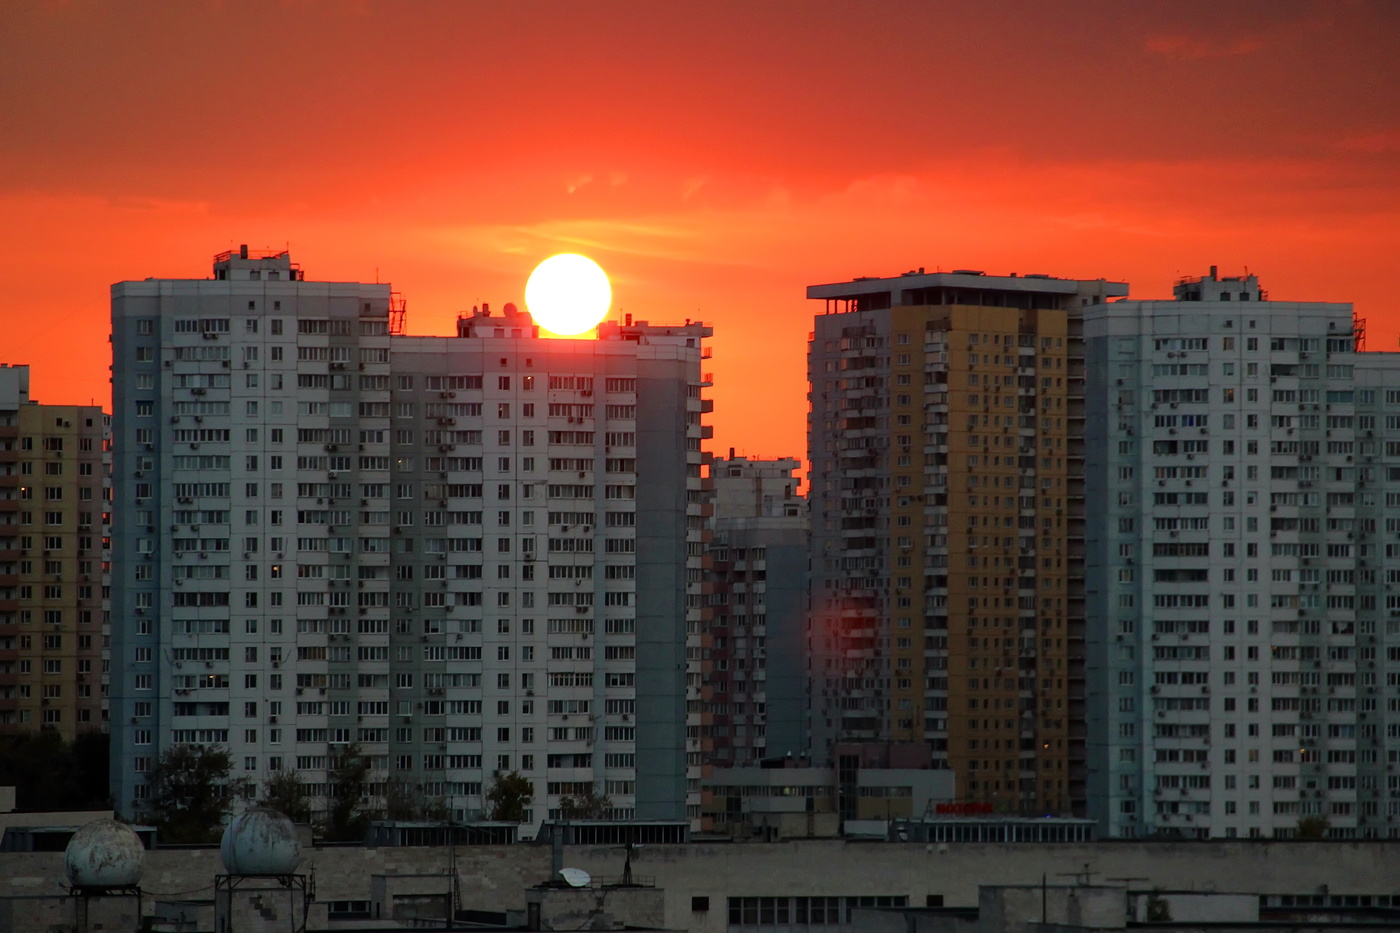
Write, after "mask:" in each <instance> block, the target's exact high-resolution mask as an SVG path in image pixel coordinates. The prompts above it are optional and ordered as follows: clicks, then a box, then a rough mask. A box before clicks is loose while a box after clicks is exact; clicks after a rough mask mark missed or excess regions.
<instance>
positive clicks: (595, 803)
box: [559, 785, 612, 820]
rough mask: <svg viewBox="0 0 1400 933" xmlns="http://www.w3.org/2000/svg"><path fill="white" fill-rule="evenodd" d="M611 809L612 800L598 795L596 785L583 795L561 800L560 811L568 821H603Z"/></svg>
mask: <svg viewBox="0 0 1400 933" xmlns="http://www.w3.org/2000/svg"><path fill="white" fill-rule="evenodd" d="M611 809H612V798H611V797H609V796H608V795H607V794H600V793H598V788H597V786H596V785H590V786H589V788H588V790H587V791H585V792H584V793H582V794H570V795H568V796H565V797H560V798H559V810H560V812H561V813H562V814H563V816H564V819H566V820H601V819H605V818H606V817H607V815H608V811H609V810H611Z"/></svg>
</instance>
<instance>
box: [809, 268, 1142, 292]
mask: <svg viewBox="0 0 1400 933" xmlns="http://www.w3.org/2000/svg"><path fill="white" fill-rule="evenodd" d="M1085 282H1102V283H1104V284H1105V285H1107V293H1108V294H1109V295H1110V296H1124V297H1126V296H1127V294H1128V283H1126V282H1109V281H1107V280H1106V279H1060V278H1055V277H1054V276H1050V275H1039V274H1028V275H1017V274H1012V275H987V274H986V273H984V272H976V271H972V270H959V271H956V272H927V273H925V272H906V273H904V274H903V275H895V276H890V277H888V278H879V277H877V276H862V277H860V278H856V279H852V280H851V281H849V282H835V283H831V284H828V285H808V286H807V297H808V298H855V297H859V296H861V295H869V294H872V293H879V292H888V291H893V290H895V289H899V290H904V289H914V288H977V289H987V290H991V291H1007V292H1039V293H1042V294H1044V293H1047V292H1049V293H1052V294H1059V295H1073V294H1077V293H1078V292H1079V290H1080V287H1081V286H1082V285H1083V284H1084V283H1085Z"/></svg>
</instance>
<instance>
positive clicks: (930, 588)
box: [807, 270, 1127, 813]
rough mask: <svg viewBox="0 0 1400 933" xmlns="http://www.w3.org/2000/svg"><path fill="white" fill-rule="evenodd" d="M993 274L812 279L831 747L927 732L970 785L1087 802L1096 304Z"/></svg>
mask: <svg viewBox="0 0 1400 933" xmlns="http://www.w3.org/2000/svg"><path fill="white" fill-rule="evenodd" d="M1126 294H1127V287H1126V286H1125V285H1122V284H1117V283H1111V282H1105V281H1102V280H1099V281H1073V280H1067V279H1057V278H1051V277H1049V276H1043V275H1034V276H1031V275H1028V276H1016V275H1012V276H987V275H985V274H983V273H981V272H973V271H959V272H951V273H930V274H926V273H924V271H923V270H918V271H917V272H911V273H908V274H905V275H902V276H897V277H893V278H885V279H880V278H864V279H856V280H854V281H851V282H845V283H840V284H833V285H816V286H811V287H809V288H808V289H807V296H808V297H809V298H814V299H822V300H824V301H825V302H826V313H825V314H822V315H819V316H817V318H816V322H815V328H814V331H813V334H812V335H811V340H810V347H809V357H808V360H809V362H808V373H809V380H810V383H811V386H810V389H811V411H810V415H809V419H810V421H809V435H808V448H809V451H810V456H811V471H812V472H811V478H810V482H811V521H812V550H811V555H812V569H811V575H812V582H811V587H812V588H811V593H812V605H811V614H812V618H811V628H810V634H809V655H810V663H811V665H812V668H811V672H810V690H811V715H812V720H811V732H812V736H813V754H814V756H822V755H828V756H829V755H830V754H831V750H832V748H833V747H834V746H835V745H836V744H838V743H857V742H870V741H883V742H926V743H927V744H928V745H929V747H930V750H931V755H932V758H933V760H934V762H935V763H936V764H939V765H941V766H944V767H948V768H951V769H952V770H953V771H954V772H955V776H956V780H957V788H958V793H959V795H960V797H961V798H962V799H965V800H968V801H977V802H988V803H992V804H994V805H997V806H998V807H1002V808H1005V809H1007V810H1010V811H1024V812H1034V813H1045V812H1055V813H1069V812H1071V811H1072V810H1075V809H1078V808H1079V807H1081V806H1082V801H1083V796H1084V788H1083V773H1082V769H1083V736H1082V734H1081V732H1080V731H1079V730H1077V729H1076V728H1074V725H1075V723H1076V721H1077V720H1078V719H1079V718H1080V717H1081V716H1082V707H1083V693H1084V684H1083V669H1082V647H1083V637H1084V632H1083V611H1084V592H1083V586H1084V582H1083V580H1084V556H1083V535H1084V522H1085V509H1086V506H1085V500H1084V488H1083V476H1084V473H1083V465H1084V459H1083V458H1084V449H1083V441H1082V438H1083V435H1084V407H1083V406H1084V361H1083V344H1082V330H1081V328H1082V312H1083V309H1084V307H1085V306H1086V305H1088V304H1091V303H1097V302H1100V301H1103V300H1105V299H1106V298H1108V297H1110V296H1122V295H1126Z"/></svg>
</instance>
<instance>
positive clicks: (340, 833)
mask: <svg viewBox="0 0 1400 933" xmlns="http://www.w3.org/2000/svg"><path fill="white" fill-rule="evenodd" d="M368 772H369V759H367V758H365V756H364V752H363V751H362V750H361V749H360V745H359V743H358V742H356V743H354V744H351V745H347V746H346V747H345V751H344V752H342V753H341V755H340V757H339V758H336V759H335V760H334V763H333V768H332V771H331V774H330V785H331V794H330V797H331V799H330V806H329V807H328V808H327V810H326V821H325V822H324V823H322V824H321V833H322V835H324V836H325V837H326V838H327V839H329V840H330V841H332V842H359V841H361V840H363V839H364V838H365V833H367V832H368V831H369V821H370V814H369V813H368V812H366V810H365V775H366V774H367V773H368Z"/></svg>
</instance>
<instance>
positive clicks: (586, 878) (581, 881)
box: [559, 868, 593, 888]
mask: <svg viewBox="0 0 1400 933" xmlns="http://www.w3.org/2000/svg"><path fill="white" fill-rule="evenodd" d="M559 876H560V877H561V878H563V879H564V881H565V883H566V884H568V886H569V887H571V888H586V887H588V886H589V884H591V883H592V882H593V878H592V876H591V875H589V874H588V872H586V871H584V870H583V869H582V868H561V869H559Z"/></svg>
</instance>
